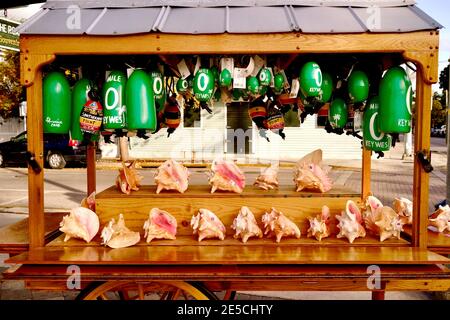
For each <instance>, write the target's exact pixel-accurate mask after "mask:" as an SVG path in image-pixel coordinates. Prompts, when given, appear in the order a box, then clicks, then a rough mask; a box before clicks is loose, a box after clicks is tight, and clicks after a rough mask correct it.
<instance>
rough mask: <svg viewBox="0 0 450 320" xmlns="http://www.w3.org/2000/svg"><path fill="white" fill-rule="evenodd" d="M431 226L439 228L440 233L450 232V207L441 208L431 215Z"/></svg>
mask: <svg viewBox="0 0 450 320" xmlns="http://www.w3.org/2000/svg"><path fill="white" fill-rule="evenodd" d="M429 224H430V226H433V227H435V228H437V230H438V231H439V232H440V233H442V232H444V231H445V230H447V231H449V232H450V207H449V206H448V205H446V206H445V207H443V206H439V209H437V210H436V211H435V212H434V213H433V214H432V215H431V217H430V219H429Z"/></svg>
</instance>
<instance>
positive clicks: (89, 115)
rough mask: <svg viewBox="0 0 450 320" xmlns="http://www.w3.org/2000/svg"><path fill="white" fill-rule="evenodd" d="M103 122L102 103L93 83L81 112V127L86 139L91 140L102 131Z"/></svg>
mask: <svg viewBox="0 0 450 320" xmlns="http://www.w3.org/2000/svg"><path fill="white" fill-rule="evenodd" d="M102 122H103V107H102V105H101V104H100V97H99V95H98V92H97V90H96V89H95V88H94V87H93V86H92V84H91V90H90V91H89V92H88V101H87V102H86V103H85V105H84V106H83V110H82V111H81V114H80V129H81V132H82V133H83V137H84V141H91V140H92V138H93V137H94V136H95V135H97V134H98V133H99V132H100V128H101V126H102Z"/></svg>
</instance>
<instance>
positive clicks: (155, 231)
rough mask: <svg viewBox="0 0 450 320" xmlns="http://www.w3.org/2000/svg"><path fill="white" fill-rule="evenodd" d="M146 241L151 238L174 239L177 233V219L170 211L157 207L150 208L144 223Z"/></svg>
mask: <svg viewBox="0 0 450 320" xmlns="http://www.w3.org/2000/svg"><path fill="white" fill-rule="evenodd" d="M144 230H145V235H144V237H146V238H147V243H149V242H150V241H152V240H153V239H169V240H175V239H176V237H175V235H176V234H177V219H175V217H174V216H172V215H171V214H170V213H168V212H167V211H164V210H160V209H158V208H153V209H152V210H150V213H149V217H148V220H147V221H145V223H144Z"/></svg>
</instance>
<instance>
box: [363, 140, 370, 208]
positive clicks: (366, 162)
mask: <svg viewBox="0 0 450 320" xmlns="http://www.w3.org/2000/svg"><path fill="white" fill-rule="evenodd" d="M371 166H372V151H370V150H367V149H366V148H365V147H363V150H362V177H361V197H362V200H364V199H366V198H367V197H368V196H369V195H370V194H371V190H372V189H371V186H370V183H371Z"/></svg>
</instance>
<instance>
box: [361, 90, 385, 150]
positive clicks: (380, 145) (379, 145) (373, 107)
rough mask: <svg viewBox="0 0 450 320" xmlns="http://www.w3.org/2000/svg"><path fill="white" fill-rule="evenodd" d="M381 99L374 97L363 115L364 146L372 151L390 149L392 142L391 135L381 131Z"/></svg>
mask: <svg viewBox="0 0 450 320" xmlns="http://www.w3.org/2000/svg"><path fill="white" fill-rule="evenodd" d="M379 109H380V99H379V97H373V98H371V99H370V100H369V103H368V104H367V107H366V109H365V111H364V116H363V137H364V146H365V148H366V149H368V150H372V151H389V149H390V148H391V144H392V138H391V136H390V135H388V134H385V133H383V132H381V131H380V128H379V124H380V115H379Z"/></svg>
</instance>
